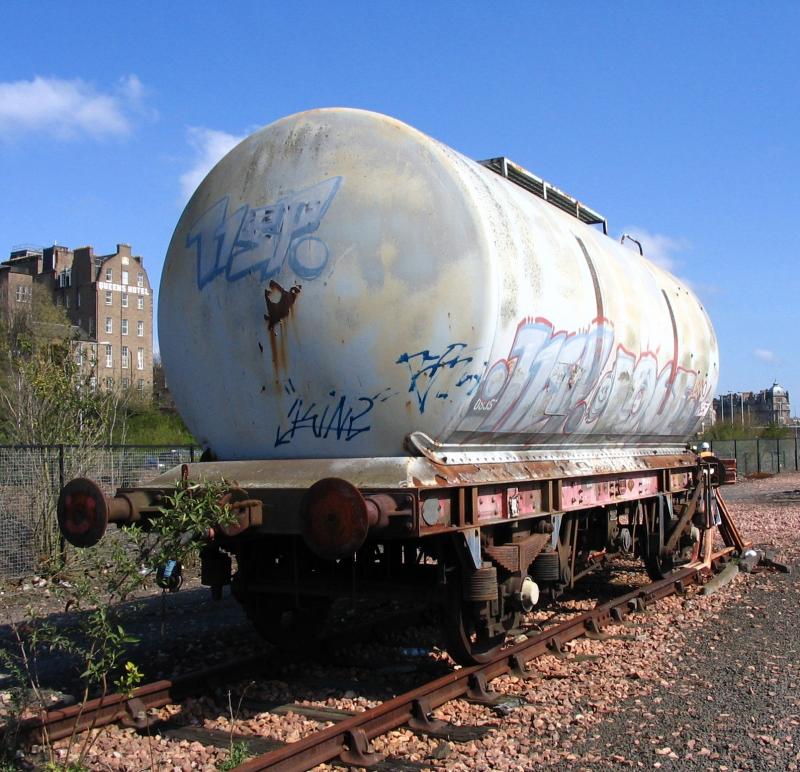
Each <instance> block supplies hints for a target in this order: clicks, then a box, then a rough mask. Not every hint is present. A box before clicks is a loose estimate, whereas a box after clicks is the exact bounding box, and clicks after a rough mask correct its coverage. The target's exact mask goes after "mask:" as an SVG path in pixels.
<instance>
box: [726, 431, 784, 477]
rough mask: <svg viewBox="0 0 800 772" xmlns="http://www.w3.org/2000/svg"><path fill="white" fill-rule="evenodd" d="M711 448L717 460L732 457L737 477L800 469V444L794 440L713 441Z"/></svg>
mask: <svg viewBox="0 0 800 772" xmlns="http://www.w3.org/2000/svg"><path fill="white" fill-rule="evenodd" d="M711 449H712V450H713V451H714V455H716V456H718V457H719V458H735V459H736V469H737V473H738V475H739V477H746V476H747V475H749V474H758V473H761V472H764V473H766V474H778V473H780V472H796V471H798V470H800V441H799V440H798V438H796V437H795V438H790V439H785V440H772V439H758V440H714V442H712V443H711Z"/></svg>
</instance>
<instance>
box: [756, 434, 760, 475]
mask: <svg viewBox="0 0 800 772" xmlns="http://www.w3.org/2000/svg"><path fill="white" fill-rule="evenodd" d="M756 472H758V473H759V474H761V440H760V439H758V438H756Z"/></svg>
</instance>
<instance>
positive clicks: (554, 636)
mask: <svg viewBox="0 0 800 772" xmlns="http://www.w3.org/2000/svg"><path fill="white" fill-rule="evenodd" d="M711 573H712V572H711V569H709V568H708V567H706V566H703V565H700V564H697V565H693V566H690V567H686V568H683V569H681V570H678V571H676V572H674V573H673V574H672V575H671V576H670V577H669V578H667V579H664V580H661V581H657V582H653V583H651V584H647V585H644V586H642V587H640V588H637V589H635V590H633V591H631V592H628V593H625V594H623V595H621V596H619V597H617V598H614V599H612V600H610V601H608V602H605V603H602V604H600V605H598V606H596V607H595V608H593V609H591V610H589V611H586V612H583V613H580V614H578V615H576V616H573V617H571V618H569V619H567V620H566V621H563V622H560V623H557V624H554V625H552V626H550V627H548V628H546V629H545V630H543V631H541V632H535V633H531V634H530V635H529V636H528V637H527V639H526V640H523V641H522V642H520V643H516V644H514V645H512V646H510V647H507V648H505V649H503V650H502V651H500V652H499V653H498V654H497V655H496V656H494V657H493V658H492V659H491V660H490V661H488V662H486V663H484V664H481V665H475V666H472V667H465V668H462V669H459V670H454V671H452V672H449V673H447V674H445V675H443V676H440V677H437V678H434V679H433V680H431V681H429V682H428V683H425V684H423V685H422V686H419V687H416V688H413V689H412V690H410V691H408V692H406V693H404V694H402V695H400V696H398V697H395V698H393V699H390V700H387V701H385V702H382V703H381V704H379V705H377V706H376V707H374V708H371V709H368V710H365V711H363V712H360V713H350V712H348V711H337V710H332V709H330V708H316V707H309V706H303V705H298V704H286V705H273V706H262V707H263V709H264V711H265V712H266V711H269V712H272V713H279V714H280V713H287V712H293V713H295V714H299V715H305V716H306V717H308V718H310V719H313V720H316V721H319V722H325V723H328V722H333V724H332V725H330V726H327V727H326V728H323V729H321V730H319V731H317V732H314V733H312V734H310V735H308V736H306V737H304V738H303V739H301V740H299V741H298V742H292V743H288V744H283V743H281V742H279V741H277V740H272V739H269V738H258V737H253V736H251V735H236V734H233V735H231V734H230V733H228V732H221V731H213V730H212V731H210V730H207V729H203V728H197V727H182V728H174V727H173V728H168V727H167V726H165V725H163V724H156V725H155V726H153V725H151V719H150V717H149V716H148V714H149V713H150V712H151V711H152V710H153V709H157V708H162V707H164V706H166V705H169V704H175V703H180V702H181V701H182V700H184V699H186V698H187V697H188V696H191V695H199V694H204V693H207V692H208V690H209V688H210V687H211V686H213V685H215V684H216V685H229V684H230V683H231V682H232V681H236V680H242V679H245V678H248V677H253V676H257V675H258V674H263V673H264V672H265V669H266V668H265V664H266V663H265V661H264V659H263V657H250V658H247V659H242V660H239V661H236V662H231V663H228V664H225V665H219V666H216V667H214V668H211V669H208V670H205V671H202V672H198V673H194V674H190V675H187V676H184V677H181V678H178V679H175V680H172V681H166V680H163V681H156V682H153V683H150V684H147V685H145V686H142V687H140V688H139V689H137V690H136V691H135V692H134V693H133V695H132V696H130V697H126V696H123V695H119V694H112V695H107V696H105V697H104V698H102V699H96V700H92V701H89V702H86V703H84V704H82V705H76V706H70V707H68V708H65V709H62V710H54V711H50V712H48V713H47V714H45V715H44V716H43V717H42V718H41V719H36V720H33V721H29V722H27V725H26V726H24V727H23V731H24V732H25V733H26V735H27V737H28V738H29V739H35V738H37V737H38V738H42V737H44V736H46V737H47V738H48V739H49V741H51V742H53V741H55V740H58V739H60V738H64V737H68V736H70V735H71V734H73V733H74V732H76V731H84V730H86V729H89V728H92V727H94V728H97V727H100V726H104V725H107V724H111V723H119V724H122V725H124V726H129V727H134V728H137V729H139V730H145V729H147V728H148V726H149V729H150V730H151V731H152V730H155V731H165V730H166V731H167V733H168V736H170V737H171V738H175V739H188V740H192V741H199V742H201V743H203V744H205V745H214V746H216V747H227V746H228V745H229V743H230V742H231V741H232V740H233V741H235V740H243V741H246V742H247V743H248V747H249V749H250V751H251V752H255V753H258V754H260V755H257V756H255V757H253V758H251V759H249V760H248V761H246V762H245V763H244V764H243V765H241V766H240V767H238V768H237V769H240V770H242V771H243V772H256V770H273V769H274V770H306V769H310V768H312V767H314V766H316V765H318V764H322V763H325V762H331V761H333V762H338V763H341V764H345V765H351V766H366V767H371V766H375V765H379V764H380V757H379V756H378V755H377V754H374V753H372V752H371V750H370V741H371V740H373V739H375V738H376V737H379V736H380V735H383V734H385V733H387V732H390V731H392V730H394V729H397V728H399V727H402V726H408V727H409V728H410V729H412V730H413V731H414V732H417V733H422V734H427V735H429V736H432V737H441V738H447V739H451V740H454V741H458V740H459V739H465V737H466V736H465V732H466V733H467V735H469V732H470V729H471V728H470V727H462V726H460V727H456V726H454V725H452V724H448V723H446V722H442V721H438V720H435V719H433V718H432V712H433V711H434V710H435V709H436V708H438V707H439V706H441V705H443V704H445V703H447V702H449V701H451V700H454V699H457V698H465V699H468V700H470V701H473V702H478V703H482V704H485V705H488V706H492V705H497V704H498V703H502V702H503V696H502V695H500V694H498V693H495V692H492V691H491V690H490V689H489V684H490V682H491V681H492V680H493V679H495V678H497V677H498V676H501V675H504V674H512V675H515V676H517V677H520V678H525V677H526V675H527V670H526V666H527V664H528V663H529V662H530V661H532V660H534V659H536V658H537V657H539V656H541V655H543V654H546V653H559V652H561V651H562V650H563V647H564V645H565V644H567V643H568V642H569V641H572V640H574V639H576V638H579V637H581V636H584V635H588V636H590V637H601V638H602V637H603V632H602V630H603V628H604V627H606V626H607V625H609V624H613V623H615V622H620V621H623V620H624V618H625V617H626V616H628V615H629V614H631V613H635V612H637V611H641V610H643V609H644V608H645V607H647V606H648V605H649V604H652V603H654V602H656V601H658V600H659V599H661V598H665V597H667V596H668V595H672V594H674V593H682V592H683V591H684V590H685V589H686V588H687V587H688V586H689V585H691V584H695V583H701V582H704V580H705V578H706V577H707V576H708V575H710V574H711ZM474 729H475V730H476V731H475V732H474V733H473V736H478V735H479V734H480V729H481V728H480V727H476V728H474ZM483 731H486V730H485V729H484V730H483ZM393 763H394V760H393ZM407 766H409V767H410V766H413V764H412V765H407Z"/></svg>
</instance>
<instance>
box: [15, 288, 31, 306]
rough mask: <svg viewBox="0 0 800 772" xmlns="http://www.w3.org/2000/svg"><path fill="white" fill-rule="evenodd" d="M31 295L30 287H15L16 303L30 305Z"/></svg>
mask: <svg viewBox="0 0 800 772" xmlns="http://www.w3.org/2000/svg"><path fill="white" fill-rule="evenodd" d="M31 294H32V293H31V288H30V287H17V303H30V302H31Z"/></svg>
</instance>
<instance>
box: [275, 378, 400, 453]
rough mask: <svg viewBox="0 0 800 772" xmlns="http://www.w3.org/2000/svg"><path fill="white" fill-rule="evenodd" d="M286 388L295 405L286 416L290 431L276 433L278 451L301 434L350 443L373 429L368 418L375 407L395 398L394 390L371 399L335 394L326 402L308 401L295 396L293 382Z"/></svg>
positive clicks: (277, 430)
mask: <svg viewBox="0 0 800 772" xmlns="http://www.w3.org/2000/svg"><path fill="white" fill-rule="evenodd" d="M284 388H285V391H286V393H287V394H288V395H289V396H294V401H293V402H292V405H291V407H290V408H289V411H288V413H287V414H286V428H283V427H282V426H278V428H277V429H276V430H275V447H276V448H277V447H278V446H279V445H288V444H289V443H290V442H292V440H294V439H295V437H296V436H297V435H298V434H300V435H304V436H306V435H308V434H309V433H310V434H311V435H312V436H313V437H315V438H317V439H318V440H327V439H335V440H344V441H345V442H350V441H351V440H353V439H355V438H356V437H358V436H359V435H360V434H364V433H365V432H368V431H370V429H372V425H371V424H370V423H368V422H367V416H368V415H369V414H370V413H371V412H372V410H373V408H374V407H375V405H376V404H377V403H379V402H386V400H387V399H389V398H390V397H392V396H394V395H393V394H392V393H391V390H390V389H384V390H383V391H381V392H378V393H377V394H374V395H372V396H370V397H357V398H355V399H353V398H351V397H349V396H347V395H346V394H337V392H336V391H335V390H334V391H330V392H328V395H327V398H326V399H324V400H321V401H307V400H305V399H303V398H302V397H299V396H296V395H295V394H296V393H295V388H294V385H293V384H292V382H291V380H289V381H287V385H286V386H285V387H284Z"/></svg>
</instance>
